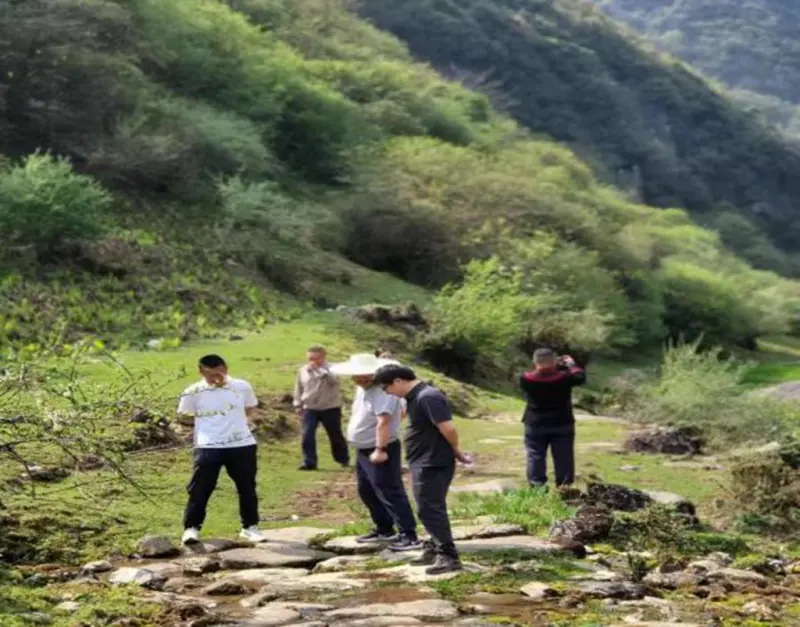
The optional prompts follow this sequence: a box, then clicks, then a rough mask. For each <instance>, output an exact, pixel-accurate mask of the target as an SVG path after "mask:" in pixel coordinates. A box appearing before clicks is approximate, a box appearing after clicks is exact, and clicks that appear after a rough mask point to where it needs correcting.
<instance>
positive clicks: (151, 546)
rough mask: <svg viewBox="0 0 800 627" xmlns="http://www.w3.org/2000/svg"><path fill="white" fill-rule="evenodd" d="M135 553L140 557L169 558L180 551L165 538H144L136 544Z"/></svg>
mask: <svg viewBox="0 0 800 627" xmlns="http://www.w3.org/2000/svg"><path fill="white" fill-rule="evenodd" d="M136 553H138V554H139V555H141V556H142V557H171V556H173V555H178V554H179V553H180V551H179V550H178V549H177V547H176V546H175V545H174V544H173V543H172V540H170V539H169V538H167V537H164V536H145V537H144V538H142V539H141V540H139V542H138V543H137V544H136Z"/></svg>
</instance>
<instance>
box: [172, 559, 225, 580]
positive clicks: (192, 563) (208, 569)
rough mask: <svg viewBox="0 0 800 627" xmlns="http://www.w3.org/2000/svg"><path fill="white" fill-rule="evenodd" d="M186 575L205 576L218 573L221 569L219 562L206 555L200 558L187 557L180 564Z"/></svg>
mask: <svg viewBox="0 0 800 627" xmlns="http://www.w3.org/2000/svg"><path fill="white" fill-rule="evenodd" d="M176 563H177V564H180V565H181V568H183V572H184V574H186V575H195V576H200V575H205V574H208V573H213V572H216V571H218V570H219V569H220V565H219V560H217V559H215V558H213V557H206V556H204V555H201V556H198V557H186V558H183V559H181V560H179V561H178V562H176Z"/></svg>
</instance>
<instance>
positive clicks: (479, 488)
mask: <svg viewBox="0 0 800 627" xmlns="http://www.w3.org/2000/svg"><path fill="white" fill-rule="evenodd" d="M518 487H519V483H518V482H517V481H515V480H514V479H494V480H492V481H484V482H481V483H468V484H466V485H459V486H453V487H452V488H451V489H450V492H455V493H469V494H492V493H497V492H508V491H509V490H516V489H517V488H518Z"/></svg>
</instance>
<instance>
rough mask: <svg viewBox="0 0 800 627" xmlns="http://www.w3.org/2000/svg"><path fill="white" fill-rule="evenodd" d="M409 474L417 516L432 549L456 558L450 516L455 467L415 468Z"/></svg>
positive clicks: (452, 465)
mask: <svg viewBox="0 0 800 627" xmlns="http://www.w3.org/2000/svg"><path fill="white" fill-rule="evenodd" d="M410 470H411V485H412V487H413V490H414V500H415V501H416V502H417V516H419V520H420V522H421V523H422V525H423V526H424V527H425V530H426V531H427V532H428V533H429V534H430V536H431V544H432V545H433V547H432V548H433V549H434V550H435V551H436V552H437V553H439V554H441V555H449V556H451V557H456V558H457V557H458V552H457V551H456V545H455V543H454V542H453V532H452V530H451V529H450V517H449V516H448V514H447V492H448V490H449V489H450V484H451V483H452V481H453V475H455V472H456V466H455V464H451V465H449V466H440V467H423V468H414V467H413V466H412V467H411V469H410Z"/></svg>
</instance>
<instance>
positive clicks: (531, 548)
mask: <svg viewBox="0 0 800 627" xmlns="http://www.w3.org/2000/svg"><path fill="white" fill-rule="evenodd" d="M581 548H582V547H581ZM458 550H459V551H461V552H462V553H464V554H467V555H468V554H470V553H482V552H485V551H517V552H521V553H530V554H531V555H564V554H566V553H572V554H577V551H578V549H577V548H574V547H569V546H565V545H564V544H563V543H558V542H553V541H551V540H542V539H541V538H534V537H533V536H508V537H505V538H486V539H484V540H465V541H464V542H459V543H458Z"/></svg>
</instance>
